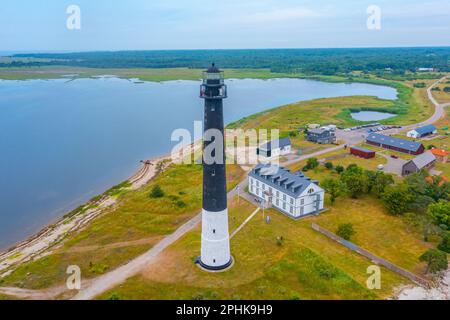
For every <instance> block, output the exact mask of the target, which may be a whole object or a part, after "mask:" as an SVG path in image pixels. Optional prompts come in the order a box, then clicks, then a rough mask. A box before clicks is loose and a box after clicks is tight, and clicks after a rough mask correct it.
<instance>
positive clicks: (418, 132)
mask: <svg viewBox="0 0 450 320" xmlns="http://www.w3.org/2000/svg"><path fill="white" fill-rule="evenodd" d="M436 133H438V130H437V128H436V127H435V126H433V125H432V124H430V125H428V126H424V127H420V128H417V129H414V130H411V131H409V132H408V133H407V134H406V136H407V137H408V138H413V139H419V138H423V137H426V136H429V135H432V134H436Z"/></svg>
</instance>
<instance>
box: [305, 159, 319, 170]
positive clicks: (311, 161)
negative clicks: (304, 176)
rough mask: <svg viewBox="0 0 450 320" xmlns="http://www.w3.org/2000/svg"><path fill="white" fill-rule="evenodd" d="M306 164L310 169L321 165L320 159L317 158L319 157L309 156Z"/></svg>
mask: <svg viewBox="0 0 450 320" xmlns="http://www.w3.org/2000/svg"><path fill="white" fill-rule="evenodd" d="M306 166H307V167H308V169H315V168H317V167H318V166H319V161H318V160H317V158H309V159H308V161H307V162H306Z"/></svg>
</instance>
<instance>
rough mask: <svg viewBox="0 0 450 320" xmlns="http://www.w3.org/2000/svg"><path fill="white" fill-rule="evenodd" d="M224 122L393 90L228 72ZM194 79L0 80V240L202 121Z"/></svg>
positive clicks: (42, 221)
mask: <svg viewBox="0 0 450 320" xmlns="http://www.w3.org/2000/svg"><path fill="white" fill-rule="evenodd" d="M228 85H229V95H230V98H229V99H227V100H226V102H225V110H226V111H225V119H226V122H228V123H229V122H232V121H235V120H238V119H240V118H242V117H244V116H248V115H250V114H253V113H256V112H259V111H262V110H265V109H268V108H271V107H275V106H279V105H282V104H286V103H291V102H295V101H300V100H309V99H314V98H321V97H332V96H345V95H373V96H378V97H380V98H385V99H394V98H395V97H396V92H395V90H394V89H392V88H387V87H381V86H374V85H368V84H330V83H322V82H317V81H308V80H298V79H276V80H269V81H263V80H252V79H248V80H230V81H228ZM198 92H199V83H198V82H195V81H170V82H165V83H143V84H136V83H133V82H132V81H129V80H121V79H117V78H101V79H80V80H76V81H69V82H68V81H67V80H52V81H44V80H31V81H0V130H1V135H0V155H1V157H0V248H5V247H6V246H9V245H11V244H13V243H15V242H17V241H20V240H22V239H23V238H25V237H26V236H29V235H30V234H32V233H34V232H36V231H38V230H39V229H40V228H42V227H43V226H45V225H47V224H48V223H50V222H52V221H53V220H55V219H57V218H59V217H61V216H62V215H63V214H64V213H65V212H67V211H69V210H71V209H73V208H75V207H77V206H78V205H80V204H82V203H84V202H86V201H87V200H88V199H90V198H92V197H93V196H95V195H97V194H99V193H102V192H103V191H105V190H106V189H107V188H109V187H110V186H112V185H115V184H117V183H119V182H121V181H123V180H125V179H126V178H128V177H129V176H130V175H131V174H132V173H134V171H136V170H137V169H138V167H139V160H141V159H148V158H150V157H152V156H156V155H161V154H165V153H168V152H169V151H170V150H171V149H172V147H173V144H172V143H171V142H170V136H171V133H172V131H173V130H174V129H176V128H188V129H190V130H191V129H192V128H193V121H194V120H202V118H203V116H202V112H203V108H202V100H200V99H199V98H198Z"/></svg>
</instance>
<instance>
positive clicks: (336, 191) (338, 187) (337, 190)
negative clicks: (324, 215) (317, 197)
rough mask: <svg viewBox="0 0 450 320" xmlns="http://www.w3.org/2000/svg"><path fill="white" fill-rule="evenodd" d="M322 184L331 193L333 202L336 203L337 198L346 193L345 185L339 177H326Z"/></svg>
mask: <svg viewBox="0 0 450 320" xmlns="http://www.w3.org/2000/svg"><path fill="white" fill-rule="evenodd" d="M321 185H322V187H324V189H325V191H326V192H327V193H328V194H329V195H330V197H331V204H334V203H335V201H336V199H337V198H338V197H339V196H341V195H342V194H343V193H344V186H343V184H342V182H341V181H339V180H337V179H325V180H324V181H323V182H322V184H321Z"/></svg>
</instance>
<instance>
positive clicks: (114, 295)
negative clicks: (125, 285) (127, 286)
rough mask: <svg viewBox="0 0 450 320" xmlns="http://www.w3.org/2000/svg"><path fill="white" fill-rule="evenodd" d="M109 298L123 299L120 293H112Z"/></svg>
mask: <svg viewBox="0 0 450 320" xmlns="http://www.w3.org/2000/svg"><path fill="white" fill-rule="evenodd" d="M108 300H121V297H120V295H119V294H118V293H115V292H114V293H112V294H111V295H110V296H109V297H108Z"/></svg>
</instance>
